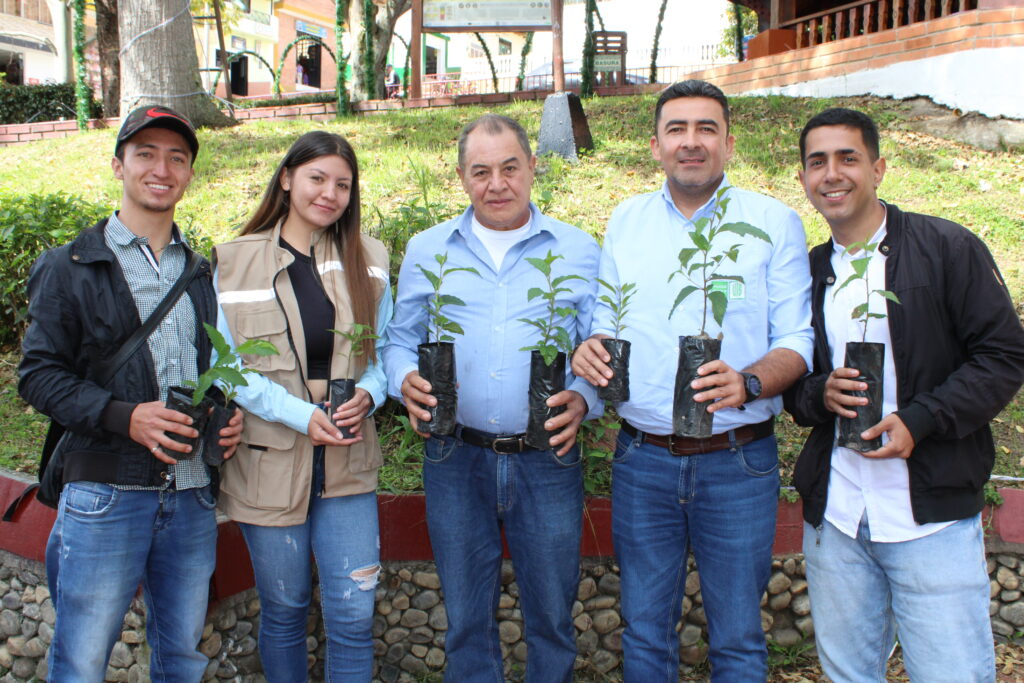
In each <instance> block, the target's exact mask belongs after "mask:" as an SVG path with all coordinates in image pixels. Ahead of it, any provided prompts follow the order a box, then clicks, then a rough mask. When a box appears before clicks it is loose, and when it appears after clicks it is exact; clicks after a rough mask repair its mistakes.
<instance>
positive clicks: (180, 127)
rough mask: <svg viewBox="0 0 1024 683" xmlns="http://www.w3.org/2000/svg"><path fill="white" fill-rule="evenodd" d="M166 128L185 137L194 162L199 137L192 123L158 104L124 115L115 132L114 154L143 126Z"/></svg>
mask: <svg viewBox="0 0 1024 683" xmlns="http://www.w3.org/2000/svg"><path fill="white" fill-rule="evenodd" d="M154 126H156V127H158V128H167V129H168V130H173V131H174V132H175V133H179V134H180V135H181V137H183V138H185V141H186V142H187V143H188V146H189V149H191V150H192V163H193V164H195V163H196V154H198V153H199V138H197V137H196V130H195V128H193V127H192V123H191V122H190V121H189V120H188V119H186V118H185V117H184V116H182V115H181V114H179V113H178V112H176V111H174V110H173V109H171V108H169V107H161V106H158V105H146V106H143V107H139V108H138V109H134V110H132V112H131V113H130V114H128V116H126V117H124V122H123V123H122V124H121V131H120V132H119V133H118V134H117V145H115V147H114V156H117V154H118V152H120V151H121V147H122V146H123V145H124V143H126V142H128V140H130V139H131V138H132V136H134V135H135V134H136V133H138V132H139V131H140V130H143V129H145V128H152V127H154Z"/></svg>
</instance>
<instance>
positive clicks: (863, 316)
mask: <svg viewBox="0 0 1024 683" xmlns="http://www.w3.org/2000/svg"><path fill="white" fill-rule="evenodd" d="M876 249H878V243H877V242H875V243H870V244H869V243H868V242H867V241H862V242H854V243H852V244H849V245H847V247H846V249H845V250H844V251H843V254H844V255H848V254H856V253H857V252H861V253H862V256H860V257H859V258H855V259H851V260H850V267H851V268H853V272H852V273H850V275H849V276H848V277H847V278H846V279H845V280H843V282H842V283H841V284H839V285H837V286H836V287H835V289H833V290H832V298H833V299H835V298H836V296H838V294H839V293H840V292H841V291H843V289H845V288H846V287H848V286H850V285H852V284H853V283H855V282H859V283H862V284H863V286H864V300H863V301H861V302H859V303H857V305H855V306H854V307H853V308H852V309H851V310H850V318H851V319H852V320H856V321H857V322H858V324H859V326H860V330H861V335H860V341H859V342H858V341H847V342H846V350H845V357H844V360H843V364H844V367H846V368H849V369H855V370H857V376H856V377H855V378H852V379H853V381H856V382H861V383H864V384H865V385H867V389H866V390H863V391H861V390H854V391H849V392H847V393H848V394H849V395H851V396H855V397H858V398H866V399H867V405H853V406H849V409H850V410H851V411H852V412H855V413H856V416H855V417H846V416H844V415H840V416H839V437H838V444H839V445H840V446H844V447H846V448H851V449H853V450H855V451H858V452H860V453H867V452H869V451H874V450H878V449H879V448H881V447H882V439H881V436H880V435H879V436H878V437H875V438H872V439H864V438H862V437H861V434H863V433H864V432H865V431H867V430H868V429H869V428H870V427H873V426H875V425H876V424H878V423H879V422H880V421H881V420H882V401H883V397H884V395H885V393H884V386H883V380H884V372H883V371H884V364H885V344H881V343H878V342H869V341H867V334H868V321H869V320H871V319H872V318H876V319H885V317H886V315H885V313H873V312H872V311H871V308H870V304H871V297H872V296H873V295H876V294H877V295H878V296H881V297H883V298H884V299H886V300H888V301H892V302H893V303H895V304H899V303H900V300H899V297H897V296H896V295H895V294H894V293H892V292H890V291H888V290H885V289H872V288H871V284H870V282H869V281H868V280H869V278H868V266H869V265H870V263H871V258H872V257H873V256H874V254H875V250H876ZM851 374H852V373H851Z"/></svg>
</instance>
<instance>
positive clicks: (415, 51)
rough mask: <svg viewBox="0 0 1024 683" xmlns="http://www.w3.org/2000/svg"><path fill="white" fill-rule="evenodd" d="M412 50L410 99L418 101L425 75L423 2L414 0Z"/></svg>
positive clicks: (410, 46) (410, 47) (410, 44)
mask: <svg viewBox="0 0 1024 683" xmlns="http://www.w3.org/2000/svg"><path fill="white" fill-rule="evenodd" d="M409 49H410V50H412V60H411V63H410V68H411V69H412V80H411V81H410V82H409V97H410V98H411V99H414V100H418V99H419V98H420V97H422V96H423V87H422V84H421V74H422V73H423V65H422V63H421V62H422V61H423V0H412V37H411V38H410V40H409Z"/></svg>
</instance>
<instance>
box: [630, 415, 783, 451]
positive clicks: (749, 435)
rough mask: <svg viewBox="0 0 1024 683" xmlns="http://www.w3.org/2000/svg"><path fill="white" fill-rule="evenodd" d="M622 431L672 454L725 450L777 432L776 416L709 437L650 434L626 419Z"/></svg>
mask: <svg viewBox="0 0 1024 683" xmlns="http://www.w3.org/2000/svg"><path fill="white" fill-rule="evenodd" d="M622 431H624V432H626V433H627V434H629V435H630V436H632V437H633V438H637V437H639V438H640V440H641V443H649V444H651V445H652V446H658V447H660V448H665V449H667V450H668V452H669V453H671V454H672V455H697V454H698V453H710V452H712V451H721V450H725V449H726V448H732V447H733V446H734V445H735V446H745V445H747V444H748V443H750V442H751V441H757V440H758V439H763V438H765V437H768V436H771V435H772V434H774V433H775V418H774V417H770V418H768V419H767V420H765V421H764V422H758V423H757V424H753V425H743V426H742V427H737V428H736V429H732V430H730V431H728V432H722V433H721V434H715V435H714V436H712V437H711V438H709V439H691V438H687V437H683V436H673V435H672V434H668V435H664V436H662V435H660V434H648V433H647V432H642V431H640V430H639V429H637V428H636V427H634V426H633V425H631V424H629V423H628V422H626V421H625V420H623V421H622ZM730 434H731V435H732V436H733V441H731V442H730V440H729V435H730Z"/></svg>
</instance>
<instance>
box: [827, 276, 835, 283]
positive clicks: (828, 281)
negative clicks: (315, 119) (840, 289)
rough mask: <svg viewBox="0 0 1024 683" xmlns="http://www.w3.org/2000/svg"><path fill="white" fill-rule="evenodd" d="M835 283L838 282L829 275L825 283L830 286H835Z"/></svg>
mask: <svg viewBox="0 0 1024 683" xmlns="http://www.w3.org/2000/svg"><path fill="white" fill-rule="evenodd" d="M835 281H836V279H835V278H834V277H832V276H831V275H829V276H828V277H827V278H825V282H826V283H828V284H830V285H832V284H835Z"/></svg>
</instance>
